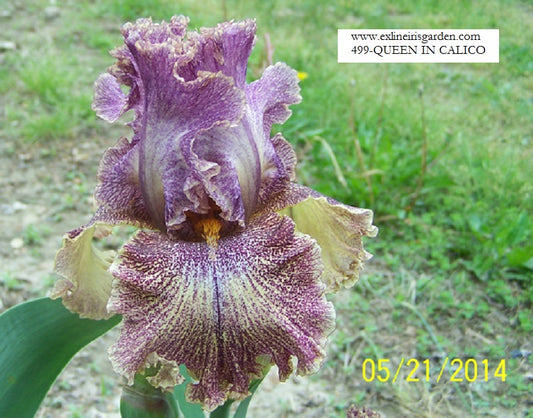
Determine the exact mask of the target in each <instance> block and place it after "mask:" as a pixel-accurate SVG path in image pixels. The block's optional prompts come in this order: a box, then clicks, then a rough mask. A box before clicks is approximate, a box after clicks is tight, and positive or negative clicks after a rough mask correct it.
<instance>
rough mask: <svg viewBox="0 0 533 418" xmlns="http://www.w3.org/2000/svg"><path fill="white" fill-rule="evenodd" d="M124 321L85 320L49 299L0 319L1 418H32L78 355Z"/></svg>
mask: <svg viewBox="0 0 533 418" xmlns="http://www.w3.org/2000/svg"><path fill="white" fill-rule="evenodd" d="M120 319H121V318H120V316H114V317H113V318H111V319H108V320H106V321H94V320H90V319H80V318H79V316H78V315H76V314H73V313H71V312H69V311H68V310H67V309H66V308H65V307H64V306H63V305H62V304H61V301H60V300H52V299H49V298H41V299H36V300H32V301H29V302H26V303H22V304H20V305H17V306H14V307H13V308H11V309H9V310H7V311H6V312H4V313H3V314H2V315H0V336H1V337H0V417H17V418H25V417H28V418H30V417H33V416H34V415H35V412H36V411H37V409H38V408H39V405H40V404H41V402H42V400H43V399H44V397H45V396H46V393H47V392H48V389H50V386H52V383H54V381H55V379H56V378H57V376H58V375H59V373H60V372H61V370H63V368H64V367H65V366H66V364H67V363H68V362H69V360H70V359H71V358H72V357H73V356H74V354H76V353H77V352H78V351H79V350H80V349H81V348H83V347H84V346H85V345H87V344H88V343H90V342H91V341H92V340H94V339H96V338H97V337H99V336H100V335H102V334H104V333H105V332H106V331H108V330H109V329H111V328H113V327H114V326H115V325H116V324H118V323H119V322H120Z"/></svg>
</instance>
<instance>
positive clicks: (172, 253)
mask: <svg viewBox="0 0 533 418" xmlns="http://www.w3.org/2000/svg"><path fill="white" fill-rule="evenodd" d="M213 251H215V252H214V256H213ZM111 271H112V273H113V275H114V276H115V277H116V280H115V281H114V285H113V291H112V296H111V299H110V302H109V309H110V311H112V312H115V313H120V314H122V315H123V318H124V325H123V329H122V331H121V335H120V337H119V339H118V341H117V343H116V344H115V345H114V346H113V347H112V348H111V359H112V362H113V365H114V367H115V369H116V370H117V371H118V372H119V373H121V374H123V375H125V376H126V377H127V378H128V381H129V382H130V384H131V382H132V381H133V377H134V375H135V373H137V372H138V371H140V370H143V369H144V368H145V367H146V364H147V362H148V359H149V358H150V356H151V354H152V353H155V355H156V356H157V358H159V359H164V360H165V362H166V363H165V362H162V365H161V367H162V368H165V367H166V366H165V364H171V365H175V364H185V365H186V366H187V368H188V370H189V371H190V373H191V375H192V376H193V377H194V378H195V379H196V380H197V383H196V384H193V385H191V386H189V388H188V392H187V393H188V398H189V400H191V401H194V402H201V403H203V404H204V405H205V407H206V408H207V409H213V408H215V407H216V406H218V405H220V404H222V403H223V402H224V401H225V400H226V399H227V398H228V397H229V398H232V399H243V398H244V397H246V396H247V395H248V387H249V384H250V381H251V379H254V378H257V377H260V376H261V374H262V370H263V368H264V366H265V360H267V362H272V363H275V364H277V365H278V368H279V372H280V378H281V379H285V378H287V377H288V375H289V374H290V373H291V372H292V367H293V366H292V362H291V357H293V356H294V357H296V358H297V359H298V365H297V371H298V373H300V374H307V373H312V372H315V371H316V370H317V369H318V367H319V365H320V363H321V361H322V359H323V357H324V349H323V346H324V343H325V339H326V337H327V335H328V334H329V333H330V332H331V331H332V330H333V327H334V310H333V307H332V305H331V304H330V303H329V302H327V301H326V299H325V297H324V285H323V284H322V283H321V282H320V280H319V276H320V271H321V263H320V254H319V249H318V247H317V245H316V243H315V242H314V240H312V239H311V238H309V237H308V236H305V235H302V234H299V233H296V232H294V224H293V222H292V221H291V220H290V219H289V218H288V217H283V216H281V215H278V214H276V213H270V214H265V215H261V216H259V217H257V218H255V219H253V220H252V222H251V223H250V225H249V226H248V228H247V229H245V230H244V231H243V232H242V233H240V234H238V235H234V236H227V237H224V238H221V239H220V240H219V242H218V246H217V248H216V250H214V249H213V248H212V247H210V246H209V245H208V244H207V243H205V242H183V241H170V240H169V239H168V238H167V236H166V235H164V234H160V233H144V232H140V233H138V234H137V235H136V236H135V237H134V238H133V239H132V240H131V241H130V242H129V243H127V244H126V245H125V246H124V248H123V250H122V255H121V257H120V259H119V260H118V261H117V262H116V263H115V264H113V266H112V268H111ZM173 367H174V366H173ZM163 374H165V375H168V374H167V373H164V372H163ZM176 379H177V381H176V382H175V383H176V384H177V383H179V380H180V379H179V376H176Z"/></svg>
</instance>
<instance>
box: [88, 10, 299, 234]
mask: <svg viewBox="0 0 533 418" xmlns="http://www.w3.org/2000/svg"><path fill="white" fill-rule="evenodd" d="M187 24H188V20H187V19H186V18H184V17H173V18H172V19H171V21H170V22H169V23H166V22H162V23H153V22H152V21H151V20H150V19H139V20H138V21H137V22H136V23H135V24H126V25H125V26H124V28H123V35H124V43H125V45H124V46H123V47H121V48H117V49H116V50H115V51H113V56H115V57H116V58H117V63H116V64H115V65H114V66H113V67H111V69H110V74H105V75H102V76H100V77H99V78H98V80H97V82H96V83H95V100H94V104H93V107H94V109H95V110H96V111H97V114H98V115H99V116H101V117H102V118H104V119H106V120H108V121H114V120H116V119H117V118H118V117H119V116H121V115H122V114H123V113H124V112H125V111H127V110H129V109H133V110H134V111H135V117H134V119H133V121H132V122H131V126H132V128H133V130H134V136H133V138H132V140H131V143H130V144H126V143H125V142H124V141H123V142H122V143H119V146H118V147H116V148H115V149H114V150H111V151H109V152H108V153H107V154H106V157H107V158H105V163H106V164H109V165H112V166H111V167H109V168H102V169H101V170H100V173H101V175H100V180H101V185H100V187H99V191H98V193H97V197H98V199H99V202H100V204H101V205H104V206H106V207H107V208H108V209H110V210H116V208H118V207H119V206H120V207H121V208H122V209H121V210H122V211H123V212H124V211H126V212H128V213H129V214H130V215H131V216H132V217H134V216H141V219H140V220H141V221H147V218H149V221H150V222H151V224H152V225H154V227H155V228H157V229H159V230H160V231H163V232H166V231H169V230H171V231H173V232H176V231H178V232H179V231H180V230H181V229H182V228H183V227H187V222H186V221H187V215H186V213H187V212H193V213H199V214H206V213H209V212H210V211H212V210H213V203H215V204H216V206H217V207H218V208H219V209H220V211H221V213H220V214H219V216H220V217H222V218H223V219H224V220H226V221H228V222H236V223H238V224H239V225H240V226H241V227H243V226H244V225H245V223H246V222H247V220H248V219H249V218H250V217H251V216H252V215H253V213H254V211H255V207H256V205H257V204H258V202H261V201H263V200H264V199H266V198H267V197H268V194H269V193H271V192H272V190H273V186H276V185H277V184H278V183H279V182H280V181H282V182H283V181H286V180H287V179H286V175H287V171H286V169H285V165H284V162H283V161H282V158H283V156H280V155H278V154H277V152H276V144H275V141H276V137H275V138H274V139H270V130H271V127H272V125H273V124H274V123H283V122H285V120H286V119H287V118H288V117H289V116H290V110H289V108H288V106H289V105H290V104H294V103H298V102H299V101H300V100H301V97H300V94H299V91H300V90H299V87H298V77H297V73H296V71H294V70H292V69H291V68H289V67H288V66H287V65H285V64H282V63H278V64H275V65H273V66H270V67H268V68H266V69H265V71H264V74H263V76H262V77H261V78H260V79H259V80H257V81H254V82H253V83H251V84H246V67H247V60H248V57H249V55H250V52H251V50H252V47H253V44H254V40H255V31H256V26H255V22H254V21H253V20H245V21H242V22H226V23H222V24H220V25H218V26H216V27H214V28H203V29H201V30H200V31H199V32H187V30H186V29H187ZM120 84H124V85H126V86H128V87H130V91H129V92H128V93H127V94H125V93H123V92H122V90H121V88H120ZM278 142H279V141H278ZM285 148H286V147H285ZM108 175H109V177H108ZM121 177H122V178H121ZM276 187H277V186H276ZM276 187H274V189H276ZM133 188H136V189H137V190H134V189H133ZM115 197H116V198H115Z"/></svg>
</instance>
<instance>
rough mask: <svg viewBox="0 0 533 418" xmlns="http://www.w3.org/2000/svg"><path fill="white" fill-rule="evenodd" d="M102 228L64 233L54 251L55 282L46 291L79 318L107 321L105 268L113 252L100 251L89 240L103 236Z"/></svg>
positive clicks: (108, 286) (108, 291) (108, 280)
mask: <svg viewBox="0 0 533 418" xmlns="http://www.w3.org/2000/svg"><path fill="white" fill-rule="evenodd" d="M107 233H108V231H107V230H106V229H105V227H104V226H101V225H100V226H99V225H96V224H92V225H90V226H87V227H82V228H78V229H76V230H74V231H71V232H69V233H67V234H65V237H64V239H63V247H62V248H61V249H60V250H59V251H58V252H57V255H56V260H55V267H54V271H55V273H57V274H58V275H59V276H61V279H59V280H58V281H57V282H56V284H55V286H54V288H53V289H52V290H51V292H50V297H51V298H52V299H57V298H62V299H63V305H65V307H66V308H68V309H69V310H70V311H72V312H75V313H78V314H79V315H80V317H81V318H91V319H107V318H110V317H111V316H112V315H113V314H110V313H108V312H107V308H106V306H107V301H108V299H109V295H110V294H111V282H112V276H111V273H109V271H108V268H109V266H110V265H111V263H112V262H113V260H114V258H115V252H114V251H101V250H99V249H98V248H96V247H95V246H94V244H93V237H94V236H95V235H96V236H97V237H102V236H105V235H107Z"/></svg>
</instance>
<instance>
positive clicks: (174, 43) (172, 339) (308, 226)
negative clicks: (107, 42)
mask: <svg viewBox="0 0 533 418" xmlns="http://www.w3.org/2000/svg"><path fill="white" fill-rule="evenodd" d="M187 24H188V19H187V18H185V17H182V16H180V17H173V18H172V19H171V21H170V22H169V23H165V22H163V23H160V24H154V23H152V21H151V20H150V19H140V20H138V21H137V22H136V23H135V24H126V25H125V26H124V28H123V35H124V41H125V42H124V45H123V46H122V47H120V48H117V49H115V50H114V51H113V52H112V55H113V56H114V57H115V58H116V59H117V62H116V64H115V65H114V66H113V67H111V68H110V70H109V74H104V75H101V76H100V77H99V78H98V80H97V81H96V83H95V99H94V103H93V108H94V109H95V111H96V112H97V114H98V115H99V116H100V117H102V118H103V119H105V120H107V121H109V122H113V121H116V120H117V119H118V118H120V117H121V116H122V115H123V114H124V113H125V112H127V111H129V110H132V111H133V112H134V116H133V119H132V121H131V122H130V123H129V125H130V126H131V128H132V129H133V136H132V138H131V140H129V139H126V138H121V139H119V141H118V142H117V144H116V145H115V146H114V147H111V148H109V149H108V150H107V151H106V153H105V154H104V156H103V158H102V161H101V163H100V167H99V171H98V186H97V189H96V193H95V197H96V200H97V202H98V203H99V205H100V206H99V208H98V210H97V212H96V213H95V215H94V216H93V218H92V219H91V221H90V222H89V223H88V224H87V225H85V226H83V227H81V228H79V229H77V230H74V231H71V232H70V233H68V234H67V235H66V236H65V239H64V245H63V248H62V249H61V250H60V251H59V252H58V255H57V258H56V268H55V270H56V272H57V273H58V274H59V275H60V276H61V279H60V280H59V281H58V283H57V284H56V287H55V288H54V290H53V292H52V297H62V298H63V301H64V304H65V305H66V306H67V307H68V308H69V309H71V310H73V311H75V312H78V313H79V314H80V315H81V316H85V317H90V318H94V319H98V318H104V317H108V316H109V315H111V314H113V313H118V314H122V315H123V319H124V320H123V328H122V331H121V334H120V337H119V339H118V341H117V343H116V344H115V345H114V346H113V347H112V350H111V358H112V362H113V365H114V367H115V369H116V370H117V371H118V372H120V373H122V374H124V375H125V376H126V377H127V379H128V381H129V382H130V383H131V382H132V381H133V377H134V375H135V373H138V372H142V371H143V369H144V368H146V367H148V366H152V365H154V366H157V368H158V371H157V373H156V375H155V376H151V377H150V378H149V381H150V382H151V383H152V384H153V385H154V386H157V387H161V388H163V389H165V390H172V387H173V386H174V385H176V384H179V383H181V382H182V380H183V379H182V376H181V375H180V373H179V365H181V364H184V365H185V366H186V367H187V368H188V370H189V371H190V373H191V374H192V375H193V377H194V378H195V379H196V380H197V383H195V384H193V385H191V386H190V387H189V388H188V397H189V399H190V400H192V401H196V402H200V403H202V404H203V405H204V406H205V407H206V408H207V409H213V408H215V407H216V406H218V405H220V404H222V403H223V402H225V400H226V399H228V398H231V399H243V398H244V397H246V396H247V394H248V387H249V384H250V381H251V380H252V379H255V378H259V377H261V376H262V373H263V370H264V367H265V366H268V365H270V364H276V365H277V366H278V368H279V372H280V377H281V378H282V379H285V378H286V377H287V376H288V375H289V374H290V373H291V372H292V368H293V365H292V358H294V357H295V358H296V359H297V371H298V372H299V373H300V374H306V373H311V372H314V371H316V370H317V368H318V366H319V365H320V363H321V361H322V359H323V356H324V344H325V340H326V337H327V335H328V334H329V333H330V332H331V330H332V329H333V324H334V320H333V318H334V311H333V307H332V305H331V304H330V303H329V302H327V301H326V299H325V297H324V294H325V292H335V291H337V290H339V289H340V288H341V287H349V286H351V285H353V284H354V283H355V281H356V280H357V278H358V276H359V272H360V270H361V269H362V266H363V262H364V261H365V260H366V259H368V258H369V254H368V253H367V252H366V251H365V250H364V249H363V245H362V238H363V236H374V235H375V234H376V233H377V229H376V228H375V227H374V226H372V212H371V211H370V210H366V209H359V208H354V207H350V206H347V205H343V204H341V203H339V202H336V201H334V200H333V199H330V198H327V197H325V196H322V195H320V194H319V193H317V192H315V191H313V190H311V189H309V188H307V187H303V186H299V185H297V184H295V183H294V181H295V178H296V175H295V166H296V155H295V153H294V150H293V149H292V147H291V145H290V144H289V143H288V142H287V141H286V140H285V139H284V138H283V137H282V136H281V134H276V135H274V136H273V137H270V131H271V128H272V126H273V124H275V123H278V124H279V123H283V122H285V121H286V119H287V118H288V117H289V116H290V110H289V108H288V106H289V105H291V104H295V103H298V102H299V101H300V100H301V97H300V94H299V91H300V90H299V87H298V78H297V75H296V71H294V70H292V69H290V68H289V67H288V66H287V65H285V64H281V63H278V64H275V65H273V66H270V67H268V68H266V69H265V71H264V74H263V76H262V77H261V78H260V79H259V80H257V81H254V82H252V83H250V84H247V83H246V67H247V60H248V57H249V55H250V52H251V49H252V47H253V43H254V40H255V30H256V27H255V23H254V22H253V21H251V20H247V21H243V22H227V23H222V24H220V25H218V26H216V27H215V28H204V29H201V30H200V31H199V32H187ZM122 86H126V87H128V88H129V91H128V92H123V90H122ZM286 215H288V216H286ZM291 218H292V220H291ZM119 224H130V225H133V226H136V227H138V228H143V229H145V230H150V232H148V231H143V232H138V233H137V234H136V235H134V236H133V238H131V239H130V240H129V241H128V242H127V243H126V244H125V245H124V247H123V248H122V250H121V256H120V257H119V258H116V256H115V254H114V253H109V252H106V253H104V252H101V251H99V250H97V249H96V247H95V246H94V245H93V242H92V241H93V237H97V235H98V230H99V229H100V228H101V227H102V226H104V227H105V226H106V225H107V226H111V225H119ZM113 261H114V262H113ZM110 266H111V267H110Z"/></svg>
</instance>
